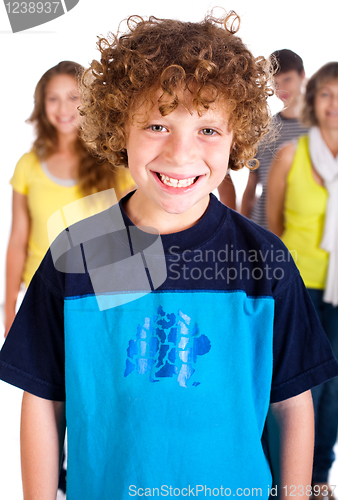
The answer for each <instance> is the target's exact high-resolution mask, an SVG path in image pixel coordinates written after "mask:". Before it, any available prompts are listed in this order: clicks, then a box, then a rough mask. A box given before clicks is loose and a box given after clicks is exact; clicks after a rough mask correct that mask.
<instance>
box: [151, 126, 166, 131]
mask: <svg viewBox="0 0 338 500" xmlns="http://www.w3.org/2000/svg"><path fill="white" fill-rule="evenodd" d="M149 128H150V130H152V131H153V132H167V129H166V128H165V127H163V125H150V127H149Z"/></svg>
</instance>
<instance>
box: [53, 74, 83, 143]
mask: <svg viewBox="0 0 338 500" xmlns="http://www.w3.org/2000/svg"><path fill="white" fill-rule="evenodd" d="M79 105H80V94H79V90H78V86H77V83H76V80H75V79H74V78H73V77H72V76H70V75H57V76H54V77H53V78H52V79H51V80H50V81H49V82H48V84H47V86H46V92H45V112H46V116H47V119H48V121H49V122H50V123H51V124H52V125H54V127H55V128H56V130H57V132H58V134H62V135H63V134H64V135H68V134H71V135H74V136H75V135H76V133H77V130H78V127H79V124H80V120H81V117H80V115H79V112H78V110H77V107H78V106H79Z"/></svg>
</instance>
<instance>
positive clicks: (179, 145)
mask: <svg viewBox="0 0 338 500" xmlns="http://www.w3.org/2000/svg"><path fill="white" fill-rule="evenodd" d="M196 155H197V151H196V145H195V144H194V141H193V140H192V139H191V138H189V137H187V135H186V134H177V135H175V136H173V137H172V138H171V140H170V141H168V143H167V147H166V150H165V159H166V160H167V161H168V162H170V163H171V164H172V165H173V166H175V167H183V166H184V165H188V164H190V163H193V162H194V161H195V160H196Z"/></svg>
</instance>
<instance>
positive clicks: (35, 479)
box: [21, 392, 65, 500]
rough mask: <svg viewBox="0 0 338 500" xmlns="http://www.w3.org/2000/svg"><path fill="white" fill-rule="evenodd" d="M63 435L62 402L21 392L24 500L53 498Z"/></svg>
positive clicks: (56, 485)
mask: <svg viewBox="0 0 338 500" xmlns="http://www.w3.org/2000/svg"><path fill="white" fill-rule="evenodd" d="M64 436H65V405H64V403H63V402H59V401H48V400H47V399H42V398H38V397H37V396H33V395H32V394H29V393H27V392H24V395H23V400H22V412H21V470H22V485H23V493H24V500H55V498H56V494H57V489H58V480H59V470H60V458H61V453H62V449H63V441H64Z"/></svg>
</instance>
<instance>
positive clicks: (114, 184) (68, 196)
mask: <svg viewBox="0 0 338 500" xmlns="http://www.w3.org/2000/svg"><path fill="white" fill-rule="evenodd" d="M82 71H83V68H82V66H80V65H79V64H77V63H75V62H71V61H62V62H60V63H59V64H57V65H56V66H54V67H53V68H51V69H49V70H48V71H47V72H46V73H45V74H44V75H43V76H42V77H41V79H40V80H39V82H38V84H37V86H36V89H35V94H34V99H35V105H34V109H33V112H32V115H31V116H30V118H29V120H28V121H29V122H30V123H32V124H34V125H35V129H36V140H35V142H34V145H33V148H32V150H31V151H30V152H29V153H26V154H24V155H23V156H22V157H21V158H20V160H19V162H18V163H17V166H16V168H15V172H14V175H13V177H12V179H11V184H12V187H13V219H12V230H11V235H10V240H9V244H8V250H7V262H6V298H5V336H6V335H7V332H8V330H9V328H10V326H11V324H12V322H13V319H14V316H15V306H16V301H17V297H18V293H19V290H20V286H21V283H22V282H24V285H25V286H26V287H27V286H28V284H29V282H30V280H31V278H32V276H33V274H34V273H35V271H36V269H37V267H38V266H39V264H40V262H41V260H42V258H43V257H44V255H45V253H46V251H47V249H48V247H49V239H50V238H48V233H47V221H48V220H49V218H50V217H51V215H52V214H54V213H55V212H57V211H58V210H60V209H62V207H64V206H65V205H68V204H69V203H72V202H75V201H76V200H79V199H80V198H82V197H85V196H88V195H90V194H92V193H96V192H102V191H104V190H108V189H110V188H114V190H115V193H116V196H117V198H118V199H120V198H121V197H122V196H124V195H125V194H126V193H127V192H128V191H130V190H132V189H133V188H134V181H133V180H132V178H131V176H130V174H129V171H128V170H127V169H121V170H115V171H114V170H113V168H112V167H111V166H110V165H109V164H107V163H102V162H100V161H98V160H97V158H95V157H94V156H92V154H90V153H89V152H88V150H87V148H86V147H85V146H84V143H83V141H82V139H81V138H80V136H79V126H80V122H81V117H80V114H79V112H78V109H77V108H78V106H79V105H80V94H79V89H78V78H79V76H80V75H81V73H82ZM104 208H107V206H104V204H101V203H99V204H98V206H97V205H95V209H94V210H93V211H100V210H103V209H104ZM92 213H93V212H92ZM85 215H88V213H87V214H83V213H82V214H81V213H78V214H76V217H74V218H73V220H72V221H71V222H76V220H79V219H80V218H83V217H84V216H85ZM67 222H69V221H67ZM67 225H68V224H67ZM60 229H63V228H60ZM56 235H57V234H56V233H55V234H54V236H56Z"/></svg>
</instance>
